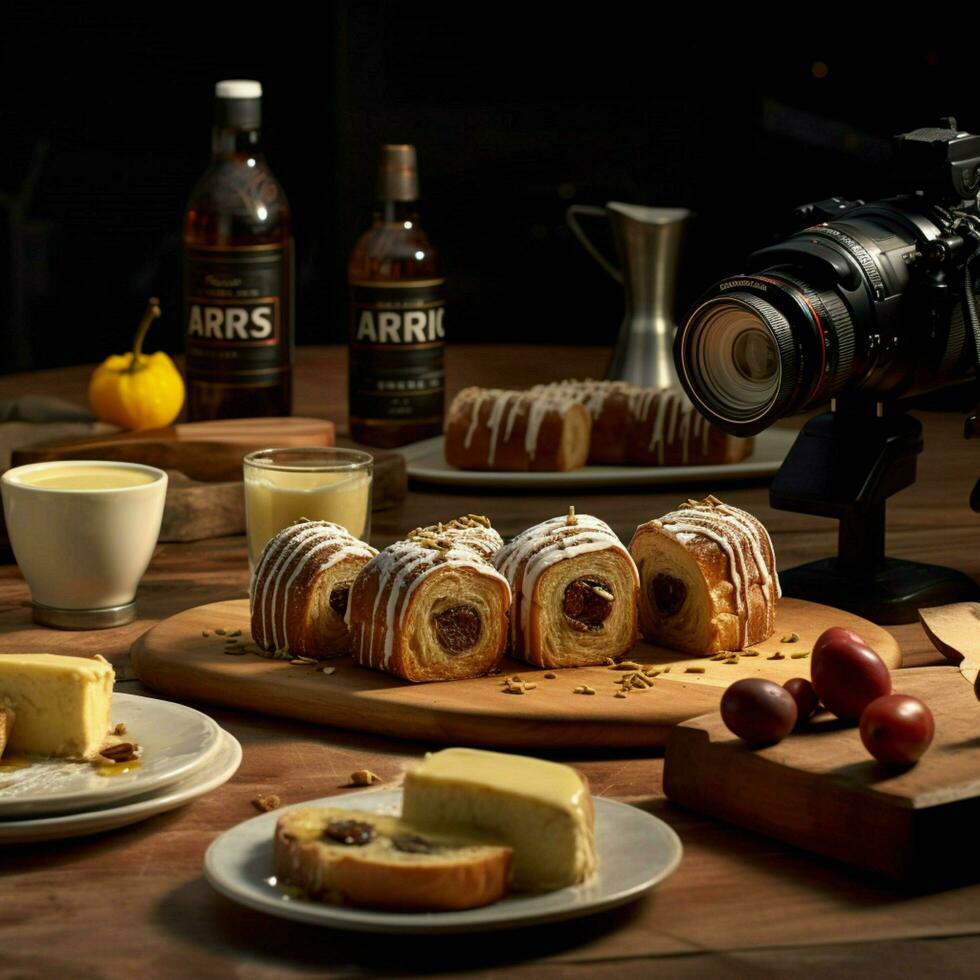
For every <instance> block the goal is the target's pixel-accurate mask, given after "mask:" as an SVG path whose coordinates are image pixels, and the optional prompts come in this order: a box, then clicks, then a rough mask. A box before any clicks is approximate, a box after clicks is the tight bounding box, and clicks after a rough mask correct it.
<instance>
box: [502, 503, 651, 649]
mask: <svg viewBox="0 0 980 980" xmlns="http://www.w3.org/2000/svg"><path fill="white" fill-rule="evenodd" d="M494 564H495V565H496V566H497V568H499V569H500V571H501V572H503V574H504V575H505V576H506V577H507V580H508V582H510V587H511V592H512V594H513V597H514V599H513V602H514V605H513V608H512V610H511V616H510V640H511V654H512V655H513V656H515V657H520V658H521V659H522V660H526V661H527V662H528V663H532V664H537V665H538V666H539V667H583V666H585V665H587V664H601V663H603V662H604V661H605V660H606V658H608V657H614V658H615V657H619V656H622V655H623V654H624V653H627V652H628V651H629V650H630V649H631V648H632V647H633V644H634V643H635V642H636V600H637V592H638V589H639V577H638V575H637V571H636V565H635V564H634V563H633V559H632V558H631V557H630V555H629V552H628V551H627V550H626V549H625V548H624V547H623V546H622V544H620V542H619V539H618V538H617V537H616V535H615V534H614V533H613V532H612V529H611V528H610V527H609V525H608V524H605V523H604V522H603V521H600V520H599V519H598V518H597V517H590V516H589V515H587V514H575V512H574V508H572V509H570V510H569V513H568V516H566V517H553V518H551V520H547V521H544V522H542V523H541V524H535V525H534V527H529V528H528V529H527V530H526V531H524V532H522V533H521V534H519V535H517V537H516V538H514V539H513V540H512V541H511V542H510V543H509V544H507V545H505V546H504V547H503V548H502V549H501V550H500V551H498V552H497V555H496V557H495V558H494Z"/></svg>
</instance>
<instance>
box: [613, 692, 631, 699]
mask: <svg viewBox="0 0 980 980" xmlns="http://www.w3.org/2000/svg"><path fill="white" fill-rule="evenodd" d="M613 697H614V698H625V697H628V695H627V693H626V692H625V691H617V692H616V693H615V694H614V695H613Z"/></svg>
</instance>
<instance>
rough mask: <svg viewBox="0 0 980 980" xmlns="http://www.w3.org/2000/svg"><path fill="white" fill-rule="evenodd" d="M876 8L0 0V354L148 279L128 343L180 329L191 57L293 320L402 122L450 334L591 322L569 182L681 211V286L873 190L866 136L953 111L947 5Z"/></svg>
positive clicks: (965, 105)
mask: <svg viewBox="0 0 980 980" xmlns="http://www.w3.org/2000/svg"><path fill="white" fill-rule="evenodd" d="M576 9H578V10H580V11H581V10H587V11H588V16H586V15H585V14H583V13H581V12H579V13H576V12H575V10H576ZM783 9H784V10H785V11H788V9H789V8H783ZM794 11H796V13H795V14H794V16H798V15H801V14H802V12H803V8H798V9H797V8H794ZM927 13H928V12H927ZM824 14H825V15H827V14H828V11H824ZM935 14H936V18H937V20H938V17H939V11H938V8H937V10H936V11H935ZM924 16H925V15H924V14H923V13H922V12H919V14H918V17H919V18H920V20H921V19H922V18H923V17H924ZM884 17H885V14H884V13H882V20H883V19H884ZM888 28H889V25H887V24H883V23H881V22H878V23H876V24H875V25H874V27H873V29H862V28H861V27H859V26H858V25H856V24H855V23H854V22H853V21H852V20H851V19H850V18H849V17H845V18H843V19H842V20H840V21H834V20H833V19H832V18H830V17H829V16H825V17H824V19H823V20H821V21H820V22H819V23H817V22H816V21H813V22H806V23H805V22H804V21H803V20H798V21H797V22H796V23H794V24H787V25H786V26H785V28H781V27H780V24H779V21H778V20H773V19H772V18H764V17H762V16H758V17H752V18H750V17H749V16H748V15H746V16H745V17H743V18H729V19H728V20H722V21H719V20H717V18H716V17H715V16H714V15H712V14H710V13H709V12H708V11H707V8H705V9H703V10H699V9H697V8H695V7H694V6H693V5H692V7H691V12H690V13H689V14H684V13H677V11H676V10H674V11H673V12H671V13H667V12H665V9H664V8H663V7H661V6H660V5H652V4H651V5H646V6H643V7H637V6H636V5H630V6H627V5H625V4H618V3H605V4H602V5H594V6H590V7H588V8H572V7H570V6H566V5H550V4H548V5H544V4H541V5H534V4H530V3H525V4H523V5H520V6H518V5H508V4H497V5H464V4H459V3H456V4H451V5H450V4H429V5H427V6H419V5H416V4H414V3H380V2H373V0H362V2H350V3H337V4H332V5H331V4H322V5H320V6H319V7H310V6H305V5H304V6H302V7H301V6H299V5H292V4H289V3H279V4H275V5H267V6H263V7H255V8H252V7H248V6H246V5H243V4H235V5H227V4H214V5H209V4H206V3H201V4H198V5H197V6H196V7H193V8H186V9H184V8H180V7H177V6H173V5H168V6H166V7H164V6H163V5H156V4H139V5H128V6H123V5H121V4H120V5H101V4H94V3H84V4H83V3H60V4H49V3H11V4H8V5H7V6H6V7H4V8H3V47H2V59H3V60H2V123H3V125H2V148H3V152H2V153H0V195H2V197H0V276H2V277H3V278H2V288H0V337H2V342H0V358H2V362H0V370H3V371H11V370H18V369H23V368H28V367H43V366H54V365H60V364H69V363H78V362H85V361H96V360H99V359H101V358H102V357H103V356H105V355H106V354H107V353H109V352H111V351H121V350H123V349H125V347H126V346H127V344H128V343H129V340H130V337H131V334H132V331H133V328H134V326H135V324H136V322H137V321H138V319H139V316H140V314H141V313H142V311H143V308H144V305H145V301H146V297H147V296H148V295H150V294H153V293H156V294H158V295H160V296H161V298H162V299H163V308H164V320H163V322H162V323H161V324H160V325H158V326H157V327H156V328H155V333H156V340H155V342H154V341H152V340H151V342H150V344H149V347H150V348H151V349H153V348H155V347H156V346H158V345H159V346H162V347H164V348H166V349H168V350H171V351H178V350H180V348H181V346H182V338H181V336H180V318H179V316H178V309H179V307H178V303H179V269H180V223H181V215H182V212H183V208H184V205H185V203H186V200H187V197H188V194H189V192H190V189H191V187H192V185H193V183H194V181H195V179H196V178H197V176H198V175H199V174H200V173H201V171H202V170H203V169H204V167H205V166H206V164H207V160H208V154H209V146H210V135H209V133H210V119H211V110H212V91H213V85H214V82H215V81H217V80H218V79H221V78H235V77H243V78H258V79H259V80H261V81H262V83H263V85H264V88H265V93H266V97H265V101H264V106H265V111H264V114H265V119H266V126H265V131H264V135H265V145H266V147H267V154H268V157H269V159H270V162H271V164H272V167H273V169H274V171H275V172H276V174H277V175H278V176H279V178H280V180H281V182H282V183H283V185H284V186H285V188H286V191H287V193H288V195H289V197H290V201H291V204H292V207H293V211H294V215H295V225H296V238H297V249H298V270H297V273H298V274H297V280H298V281H297V321H296V324H297V340H298V342H299V343H301V344H302V343H326V342H337V341H342V340H343V339H344V338H345V336H346V313H345V300H346V290H345V285H344V264H345V262H346V258H347V255H348V253H349V251H350V248H351V246H352V244H353V242H354V240H355V239H356V237H357V235H358V233H359V232H360V231H361V230H363V228H364V226H365V225H366V224H367V223H368V222H369V220H370V215H371V205H372V192H373V187H374V171H375V163H376V159H377V147H378V145H379V144H380V143H382V142H413V143H415V144H416V145H417V146H418V151H419V160H420V170H421V179H422V193H423V202H422V211H421V214H422V221H421V223H422V225H423V227H425V228H426V229H427V230H428V232H429V234H430V237H431V238H432V239H433V241H434V242H435V243H436V244H437V245H438V246H440V247H441V249H442V251H443V253H444V256H445V259H446V264H447V266H448V271H449V275H450V290H449V303H450V307H449V317H448V318H447V325H448V330H449V336H450V338H451V339H453V340H457V341H472V340H508V341H514V340H527V341H552V342H569V341H574V342H583V343H599V342H610V341H611V338H612V337H613V335H614V333H615V330H616V328H617V326H618V323H619V319H620V316H621V300H620V295H619V287H618V286H616V284H615V283H613V282H612V281H611V280H610V279H608V278H607V277H606V276H605V273H603V272H602V270H601V269H600V268H599V267H598V266H597V265H595V264H594V263H593V261H592V260H591V259H590V258H589V257H588V256H587V255H586V254H585V252H584V251H583V250H582V249H581V247H580V246H579V244H578V243H577V242H576V241H575V240H574V239H573V238H572V236H571V235H570V233H569V232H568V231H567V229H566V227H565V224H564V211H565V208H566V207H567V206H568V205H569V204H571V203H597V204H598V203H604V202H605V201H608V200H621V201H628V202H631V203H639V204H652V205H683V206H687V207H690V208H693V209H694V210H695V212H696V213H697V218H696V221H695V223H694V224H693V226H692V229H691V234H690V236H689V239H688V245H687V249H686V252H685V257H684V262H683V267H682V273H681V282H680V287H679V298H678V306H679V307H680V308H683V307H684V306H686V305H687V304H688V303H689V302H690V301H691V300H692V299H693V298H694V297H695V296H696V295H697V293H698V292H699V291H700V290H701V289H702V288H704V287H705V286H706V285H707V284H709V283H710V282H711V281H712V280H713V279H715V278H717V277H719V276H720V275H722V274H724V273H728V272H734V271H737V268H738V266H739V263H740V261H741V257H742V256H743V255H744V254H745V253H746V252H748V251H750V250H751V249H752V248H754V247H756V246H758V245H761V244H765V243H766V242H767V241H768V239H769V237H770V236H771V233H772V230H773V229H774V228H775V227H777V226H778V225H780V224H781V223H782V222H783V219H784V217H785V215H786V212H787V211H788V210H789V209H790V208H791V207H792V206H794V205H796V204H799V203H802V202H804V201H807V200H816V199H820V198H823V197H827V196H830V195H832V194H837V193H841V194H844V195H846V196H850V197H864V198H873V197H875V196H876V195H879V194H881V193H883V192H884V191H885V190H886V189H888V174H887V166H886V165H885V161H886V160H887V149H888V144H889V137H890V135H891V134H893V133H896V132H901V131H905V130H908V129H913V128H916V127H919V126H923V125H932V124H936V123H937V122H938V120H939V117H940V116H942V115H950V114H951V115H955V116H956V117H957V119H958V121H959V123H960V125H961V126H962V127H964V128H967V129H972V130H976V128H977V127H980V79H978V77H977V76H978V74H980V72H978V60H977V54H976V46H977V42H976V41H975V34H974V32H973V30H972V29H968V27H967V26H965V25H962V24H960V25H959V27H958V28H957V29H956V30H955V31H941V30H934V31H931V30H929V29H928V28H927V27H925V26H923V25H922V24H921V23H918V24H916V25H914V26H909V25H907V24H903V23H901V22H899V21H896V22H895V23H893V24H891V25H890V28H891V29H888ZM600 237H601V236H600Z"/></svg>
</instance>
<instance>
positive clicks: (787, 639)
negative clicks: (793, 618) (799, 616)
mask: <svg viewBox="0 0 980 980" xmlns="http://www.w3.org/2000/svg"><path fill="white" fill-rule="evenodd" d="M779 642H780V643H799V642H800V634H799V633H787V634H786V636H781V637H780V638H779Z"/></svg>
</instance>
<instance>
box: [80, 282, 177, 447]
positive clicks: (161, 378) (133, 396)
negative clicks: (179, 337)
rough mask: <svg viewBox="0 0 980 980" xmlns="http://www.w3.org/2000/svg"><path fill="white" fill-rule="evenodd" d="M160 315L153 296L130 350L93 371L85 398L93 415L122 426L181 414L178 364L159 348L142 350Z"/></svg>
mask: <svg viewBox="0 0 980 980" xmlns="http://www.w3.org/2000/svg"><path fill="white" fill-rule="evenodd" d="M159 316H160V301H159V300H158V299H157V298H156V297H154V298H152V299H151V300H150V301H149V303H148V304H147V307H146V313H144V314H143V319H142V320H141V321H140V325H139V329H138V330H137V332H136V342H135V343H134V344H133V349H132V351H130V352H128V353H126V354H112V355H111V356H109V357H107V358H106V359H105V360H104V361H103V362H102V363H101V364H100V365H99V366H98V367H97V368H96V369H95V371H93V372H92V380H91V381H89V385H88V400H89V404H90V405H91V406H92V411H93V412H94V413H95V416H96V418H98V419H100V420H101V421H102V422H114V423H115V424H116V425H121V426H122V427H123V428H124V429H158V428H160V427H161V426H164V425H170V423H171V422H173V420H174V419H175V418H177V416H178V415H179V414H180V410H181V408H182V407H183V405H184V379H183V378H182V377H181V376H180V372H179V371H178V370H177V365H175V364H174V362H173V361H172V360H171V359H170V357H169V355H167V354H165V353H164V352H163V351H162V350H159V351H157V352H156V353H154V354H144V353H143V338H144V337H145V336H146V331H147V330H148V329H149V327H150V324H151V323H152V322H153V321H154V320H155V319H157V317H159Z"/></svg>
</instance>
